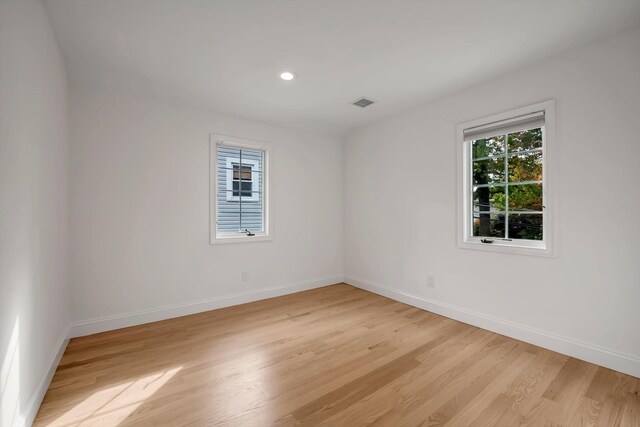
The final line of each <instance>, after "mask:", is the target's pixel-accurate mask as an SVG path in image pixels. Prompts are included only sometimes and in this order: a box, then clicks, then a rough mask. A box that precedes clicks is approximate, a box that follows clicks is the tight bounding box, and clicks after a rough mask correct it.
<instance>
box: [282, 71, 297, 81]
mask: <svg viewBox="0 0 640 427" xmlns="http://www.w3.org/2000/svg"><path fill="white" fill-rule="evenodd" d="M295 77H296V75H295V73H292V72H291V71H283V72H281V73H280V78H281V79H282V80H287V81H289V80H293V79H294V78H295Z"/></svg>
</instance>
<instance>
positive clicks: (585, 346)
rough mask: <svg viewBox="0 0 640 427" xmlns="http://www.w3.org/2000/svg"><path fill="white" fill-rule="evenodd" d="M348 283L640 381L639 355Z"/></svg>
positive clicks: (356, 281) (352, 280)
mask: <svg viewBox="0 0 640 427" xmlns="http://www.w3.org/2000/svg"><path fill="white" fill-rule="evenodd" d="M344 282H345V283H347V284H349V285H352V286H355V287H358V288H361V289H364V290H366V291H370V292H373V293H376V294H379V295H382V296H385V297H387V298H391V299H393V300H396V301H400V302H403V303H405V304H409V305H412V306H414V307H418V308H421V309H423V310H427V311H430V312H433V313H436V314H440V315H442V316H445V317H449V318H451V319H455V320H458V321H460V322H463V323H467V324H469V325H473V326H477V327H479V328H482V329H487V330H489V331H492V332H496V333H498V334H501V335H506V336H508V337H511V338H515V339H517V340H520V341H524V342H527V343H530V344H535V345H537V346H540V347H543V348H546V349H549V350H553V351H557V352H558V353H562V354H565V355H567V356H571V357H575V358H576V359H580V360H585V361H587V362H591V363H595V364H596V365H600V366H604V367H607V368H610V369H614V370H616V371H620V372H624V373H625V374H629V375H633V376H634V377H638V378H640V357H637V356H633V355H630V354H625V353H620V352H618V351H615V350H611V349H608V348H604V347H600V346H598V345H594V344H589V343H586V342H583V341H579V340H576V339H573V338H568V337H563V336H560V335H557V334H554V333H551V332H546V331H542V330H539V329H536V328H532V327H530V326H526V325H522V324H519V323H515V322H511V321H508V320H504V319H499V318H496V317H493V316H489V315H486V314H483V313H478V312H475V311H472V310H467V309H465V308H461V307H456V306H453V305H450V304H446V303H443V302H440V301H435V300H431V299H427V298H423V297H420V296H417V295H412V294H409V293H406V292H400V291H397V290H395V289H390V288H388V287H386V286H382V285H379V284H375V283H372V282H369V281H365V280H360V279H356V278H353V277H345V278H344Z"/></svg>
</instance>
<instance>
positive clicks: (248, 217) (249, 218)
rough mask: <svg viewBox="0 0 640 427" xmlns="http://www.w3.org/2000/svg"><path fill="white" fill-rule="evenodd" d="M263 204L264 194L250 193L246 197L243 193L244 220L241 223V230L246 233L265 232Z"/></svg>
mask: <svg viewBox="0 0 640 427" xmlns="http://www.w3.org/2000/svg"><path fill="white" fill-rule="evenodd" d="M262 206H263V204H262V194H260V193H258V192H252V193H248V194H247V195H246V196H245V195H244V193H243V196H242V204H241V207H240V210H241V213H242V218H241V222H240V229H241V230H242V231H244V230H245V229H248V230H249V231H254V232H255V231H258V232H261V231H263V207H262Z"/></svg>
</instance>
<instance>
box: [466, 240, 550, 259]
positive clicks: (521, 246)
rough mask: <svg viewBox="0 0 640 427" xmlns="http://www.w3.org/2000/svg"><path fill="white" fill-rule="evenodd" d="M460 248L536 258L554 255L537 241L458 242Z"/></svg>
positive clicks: (548, 248)
mask: <svg viewBox="0 0 640 427" xmlns="http://www.w3.org/2000/svg"><path fill="white" fill-rule="evenodd" d="M458 247H459V248H462V249H472V250H478V251H488V252H501V253H508V254H518V255H534V256H544V257H553V256H554V253H553V250H552V248H551V247H549V245H548V244H547V245H545V244H544V243H542V242H535V241H521V242H514V241H511V242H504V241H499V240H494V241H493V243H482V242H481V241H480V240H479V239H478V240H475V239H474V240H467V241H462V242H458Z"/></svg>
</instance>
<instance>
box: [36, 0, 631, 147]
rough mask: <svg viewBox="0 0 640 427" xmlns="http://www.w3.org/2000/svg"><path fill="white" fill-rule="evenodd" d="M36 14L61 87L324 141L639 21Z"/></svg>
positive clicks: (586, 7) (291, 12)
mask: <svg viewBox="0 0 640 427" xmlns="http://www.w3.org/2000/svg"><path fill="white" fill-rule="evenodd" d="M45 5H46V7H47V12H48V13H49V16H50V19H51V21H52V25H53V27H54V31H55V33H56V36H57V38H58V40H59V42H60V44H61V47H62V50H63V53H64V56H65V59H66V61H67V67H68V72H69V78H70V81H71V83H72V84H76V85H97V86H100V87H103V88H107V89H110V90H116V91H123V92H127V93H134V94H138V95H144V96H152V97H154V98H160V99H165V100H169V101H171V102H179V103H187V104H189V105H193V106H196V107H205V108H209V109H214V110H216V111H220V112H223V113H228V114H233V115H237V116H241V117H246V118H251V119H256V120H260V121H264V122H269V123H276V124H281V125H287V126H292V127H296V128H302V129H305V130H310V131H313V132H317V133H322V134H327V135H335V136H343V135H345V134H346V133H348V132H350V131H352V130H353V129H355V128H357V127H359V126H362V125H364V124H366V123H370V122H372V121H375V120H377V119H380V118H382V117H385V116H389V115H393V114H396V113H398V112H400V111H402V110H405V109H408V108H410V107H412V106H415V105H417V104H419V103H422V102H425V101H427V100H429V99H433V98H435V97H438V96H442V95H444V94H446V93H450V92H454V91H457V90H460V89H462V88H464V87H468V86H470V85H473V84H475V83H478V82H480V81H482V80H485V79H488V78H491V77H494V76H497V75H500V74H503V73H505V72H508V71H510V70H513V69H516V68H520V67H524V66H526V65H527V64H530V63H532V62H534V61H536V60H539V59H541V58H543V57H545V56H549V55H552V54H554V53H557V52H559V51H561V50H564V49H566V48H568V47H571V46H575V45H577V44H582V43H585V42H587V41H590V40H593V39H595V38H598V37H603V36H605V35H608V34H612V33H614V32H618V31H620V30H622V29H625V28H627V27H630V26H633V25H638V24H639V23H640V1H638V0H635V1H611V0H610V1H586V0H577V1H573V0H572V1H515V0H509V1H486V0H476V1H376V0H369V1H265V0H257V1H247V0H245V1H240V0H236V1H195V0H172V1H164V0H155V1H147V0H142V1H139V0H126V1H118V0H111V1H107V0H98V1H94V0H57V1H53V0H45ZM285 69H286V70H292V71H295V72H296V73H297V74H298V78H297V79H296V80H294V81H292V82H284V81H281V80H280V79H279V78H278V74H279V72H280V71H281V70H285ZM360 96H367V97H370V98H372V99H374V100H376V101H378V103H377V104H374V105H372V106H370V107H368V108H366V109H364V110H363V109H360V108H358V107H354V106H352V105H350V104H349V103H350V101H353V100H354V99H356V98H358V97H360Z"/></svg>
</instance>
